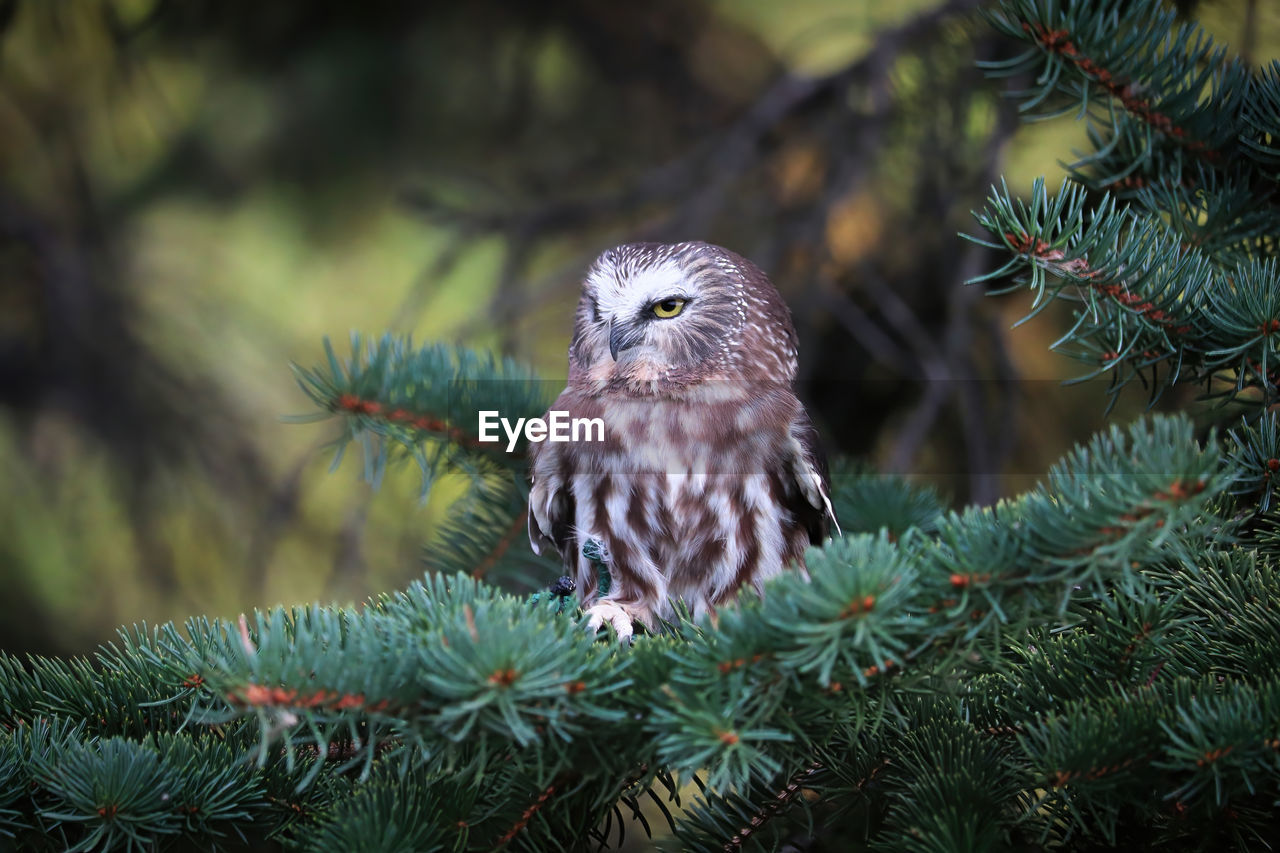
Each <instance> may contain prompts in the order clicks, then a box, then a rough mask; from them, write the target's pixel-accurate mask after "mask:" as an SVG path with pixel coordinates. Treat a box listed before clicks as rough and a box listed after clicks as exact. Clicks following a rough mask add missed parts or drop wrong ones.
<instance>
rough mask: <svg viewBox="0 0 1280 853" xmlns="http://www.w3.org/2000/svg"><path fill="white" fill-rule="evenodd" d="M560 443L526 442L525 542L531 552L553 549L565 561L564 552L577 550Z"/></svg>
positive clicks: (536, 552)
mask: <svg viewBox="0 0 1280 853" xmlns="http://www.w3.org/2000/svg"><path fill="white" fill-rule="evenodd" d="M568 447H572V445H571V444H567V443H564V442H550V441H544V442H541V443H538V444H531V445H530V454H531V455H530V465H529V470H530V475H531V477H532V478H533V486H532V487H531V488H530V490H529V544H530V546H532V547H533V553H535V554H541V553H542V549H543V548H547V547H550V548H554V549H555V550H556V552H557V553H559V554H560V556H561V557H562V558H564V559H565V560H566V565H568V564H569V562H570V558H569V557H567V556H566V555H575V556H576V554H577V550H578V543H577V536H576V535H575V534H574V527H573V518H574V505H573V504H574V501H573V492H572V491H571V490H570V488H569V482H568V479H567V477H566V472H567V470H568V466H567V465H566V464H565V463H566V462H567V460H566V459H564V454H565V452H566V451H565V448H568Z"/></svg>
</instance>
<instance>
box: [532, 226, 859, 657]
mask: <svg viewBox="0 0 1280 853" xmlns="http://www.w3.org/2000/svg"><path fill="white" fill-rule="evenodd" d="M795 375H796V333H795V328H794V327H793V326H792V323H791V313H790V311H788V310H787V306H786V304H785V303H784V302H783V301H782V297H781V296H780V295H779V294H778V291H777V290H776V289H775V288H774V286H773V284H771V283H770V281H769V279H768V278H767V277H766V276H765V274H764V273H763V272H761V271H760V269H759V268H757V267H756V266H755V265H754V264H752V263H751V262H750V261H748V260H746V259H744V258H742V257H740V256H738V255H736V254H734V253H733V252H730V251H728V250H727V249H722V248H720V247H719V246H713V245H710V244H708V243H701V242H688V243H676V244H672V245H667V244H658V243H632V244H628V245H624V246H618V247H617V248H614V249H610V250H608V251H606V252H605V253H604V254H602V255H601V256H600V257H599V258H597V259H596V261H595V263H594V264H592V266H591V267H590V269H589V270H588V272H587V275H586V279H585V281H584V283H583V288H582V298H581V300H580V301H579V303H578V310H577V315H576V318H575V323H574V330H573V340H572V342H571V343H570V345H569V377H568V383H567V387H566V388H565V389H564V391H563V392H562V393H561V394H560V396H559V397H558V398H557V400H556V401H555V403H554V404H552V407H551V410H552V411H561V412H567V413H568V414H569V416H570V417H572V418H598V419H600V420H601V421H603V423H604V435H603V438H602V440H596V441H576V442H550V441H547V442H542V443H539V444H534V445H532V451H531V452H532V458H531V473H532V478H533V484H532V487H531V490H530V497H529V539H530V542H531V543H532V545H533V549H534V551H535V552H537V553H543V551H544V549H546V548H552V549H554V550H555V551H556V552H557V553H558V554H559V556H560V557H561V559H562V560H563V561H564V564H565V569H566V573H567V574H568V575H569V576H571V577H574V578H575V579H576V581H577V588H578V590H579V592H580V594H581V596H582V600H583V605H584V607H586V613H587V616H588V617H589V619H588V622H587V626H588V628H589V629H591V630H593V631H594V630H598V629H599V628H600V627H601V626H602V625H603V624H609V625H611V626H612V627H613V629H614V630H615V631H616V633H617V636H618V638H619V639H620V640H627V639H629V638H630V637H631V635H632V633H633V631H634V627H635V623H636V622H639V623H641V624H643V625H644V626H646V627H648V628H649V629H653V628H654V627H655V625H656V622H657V620H659V619H663V618H667V617H669V616H670V615H671V614H672V601H673V600H675V599H681V600H683V601H684V602H685V603H686V604H687V605H688V607H689V608H690V610H691V611H692V613H693V614H694V616H695V617H700V616H701V615H703V614H706V613H713V612H714V610H715V608H716V607H717V606H719V605H722V604H724V603H725V602H727V601H729V600H730V599H732V598H733V597H734V596H735V595H736V594H737V593H738V591H739V590H740V589H742V588H743V587H749V588H753V589H755V590H757V591H761V590H762V586H763V584H764V582H765V580H767V579H768V578H770V577H772V576H774V575H776V574H778V573H780V572H782V571H783V570H785V569H787V568H788V567H789V566H793V565H794V566H797V567H798V568H799V569H800V570H801V571H803V570H804V563H803V560H804V549H805V547H806V546H807V545H809V544H818V543H820V542H822V541H823V540H824V539H825V538H826V537H827V535H828V532H829V530H830V529H831V527H832V525H834V524H835V521H836V520H835V514H834V512H833V510H832V507H831V500H830V497H829V483H828V478H827V465H826V458H825V456H824V454H823V452H822V449H821V447H820V446H819V443H818V435H817V431H816V430H815V429H814V427H813V424H812V423H811V422H810V420H809V416H808V414H807V413H806V412H805V409H804V406H803V405H802V404H801V403H800V401H799V399H797V397H796V395H795V393H794V391H793V389H792V383H793V381H794V380H795ZM596 438H598V439H599V438H600V437H599V436H596ZM836 529H837V530H838V528H836ZM589 539H596V540H598V541H599V542H600V544H601V545H602V546H603V552H604V554H605V555H606V558H605V564H606V566H607V568H608V572H609V576H610V577H609V586H608V590H607V592H606V593H605V594H604V595H601V594H600V590H599V588H598V586H597V578H596V573H595V571H594V569H593V567H592V564H591V562H590V561H589V560H588V559H587V558H585V557H584V556H583V555H582V545H583V543H585V542H586V541H587V540H589Z"/></svg>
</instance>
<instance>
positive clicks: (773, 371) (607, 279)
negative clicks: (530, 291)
mask: <svg viewBox="0 0 1280 853" xmlns="http://www.w3.org/2000/svg"><path fill="white" fill-rule="evenodd" d="M569 367H570V376H571V377H576V378H580V379H586V380H589V381H596V382H608V383H615V384H616V383H618V382H622V383H626V384H629V385H635V384H637V383H640V384H646V383H647V384H650V385H652V386H655V387H656V388H657V389H662V388H668V389H669V388H675V387H680V386H687V385H691V384H695V383H698V382H702V381H706V380H709V379H764V378H769V379H772V380H774V381H777V380H782V381H786V382H790V381H791V380H792V379H794V377H795V371H796V344H795V330H794V328H793V327H792V325H791V314H790V312H789V311H788V310H787V306H786V304H785V303H784V302H783V301H782V297H781V296H779V295H778V291H777V290H776V289H775V288H774V286H773V284H771V283H770V281H769V279H768V278H767V277H766V276H765V274H764V273H763V272H761V271H760V269H759V268H758V267H756V266H755V265H754V264H752V263H751V262H750V261H748V260H746V259H744V258H742V257H740V256H738V255H736V254H734V253H733V252H730V251H729V250H727V249H722V248H720V247H719V246H713V245H711V244H709V243H701V242H689V243H674V244H664V243H629V244H626V245H623V246H618V247H616V248H613V249H609V250H608V251H606V252H605V253H604V254H602V255H600V257H599V258H597V259H596V261H595V263H594V264H592V265H591V268H590V269H589V270H588V272H587V276H586V280H585V281H584V282H583V288H582V299H581V301H580V302H579V304H578V314H577V318H576V323H575V326H574V335H573V343H572V344H571V345H570V347H569Z"/></svg>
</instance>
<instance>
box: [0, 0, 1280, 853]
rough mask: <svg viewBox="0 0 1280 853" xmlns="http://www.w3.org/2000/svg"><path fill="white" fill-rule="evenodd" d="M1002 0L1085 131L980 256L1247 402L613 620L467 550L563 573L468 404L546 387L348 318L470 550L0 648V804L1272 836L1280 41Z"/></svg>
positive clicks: (52, 808) (374, 392) (1032, 68)
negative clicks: (1244, 46)
mask: <svg viewBox="0 0 1280 853" xmlns="http://www.w3.org/2000/svg"><path fill="white" fill-rule="evenodd" d="M991 20H992V21H993V23H994V25H995V26H997V27H998V28H999V29H1001V30H1002V31H1004V32H1006V33H1007V34H1008V35H1010V36H1011V37H1013V38H1017V39H1021V40H1022V41H1024V42H1026V43H1027V44H1028V49H1027V52H1026V53H1025V54H1024V55H1023V56H1021V57H1019V58H1018V59H1017V60H1016V61H1014V62H1011V63H1007V64H1005V65H1003V66H1000V67H999V68H996V69H993V70H995V71H997V72H999V73H1009V74H1019V75H1023V76H1025V75H1026V73H1027V72H1032V73H1033V74H1034V75H1035V77H1034V79H1035V81H1036V84H1035V88H1034V89H1033V90H1032V91H1030V92H1027V93H1025V94H1024V95H1023V96H1022V97H1023V98H1024V99H1025V105H1026V107H1027V108H1028V109H1029V110H1057V109H1071V108H1077V109H1080V110H1081V111H1082V115H1084V116H1086V117H1087V118H1088V120H1089V121H1090V123H1091V127H1092V137H1093V141H1094V144H1095V151H1094V152H1093V153H1091V154H1089V155H1088V156H1086V157H1084V158H1082V159H1081V160H1080V161H1079V162H1078V163H1077V164H1076V166H1075V179H1074V181H1073V182H1072V183H1071V184H1070V185H1068V186H1067V187H1065V188H1064V189H1063V191H1062V192H1060V193H1059V194H1058V195H1057V196H1055V197H1050V195H1049V194H1048V193H1047V192H1046V191H1045V189H1044V187H1043V185H1041V184H1038V185H1037V186H1036V188H1035V189H1034V191H1033V194H1032V198H1031V199H1030V200H1028V201H1019V200H1014V199H1012V198H1010V197H1009V195H1008V193H1007V192H1006V191H1004V190H1000V191H996V192H995V193H994V194H993V196H992V198H991V200H990V203H989V204H988V206H987V208H986V209H985V210H984V211H982V212H981V213H980V214H979V216H978V218H979V222H981V223H982V225H984V226H985V227H986V229H987V230H988V231H989V232H990V235H991V245H993V246H995V247H998V248H1000V249H1001V250H1002V251H1004V252H1007V253H1008V254H1009V255H1010V260H1009V262H1008V263H1007V264H1006V265H1005V267H1003V268H1002V269H1000V270H998V271H996V272H994V273H992V274H991V276H989V277H988V278H991V279H993V280H995V279H1001V280H1003V279H1004V278H1005V277H1006V276H1008V275H1009V274H1010V273H1012V274H1015V275H1017V276H1019V279H1018V283H1017V286H1020V287H1021V286H1029V287H1030V288H1031V289H1032V290H1033V291H1034V292H1035V294H1036V307H1035V309H1033V310H1040V308H1041V307H1043V305H1045V304H1047V303H1048V302H1049V301H1051V299H1050V297H1053V298H1069V299H1072V300H1073V301H1075V303H1076V306H1075V311H1076V315H1075V316H1076V322H1075V324H1074V325H1073V327H1072V329H1071V331H1070V332H1069V333H1068V334H1067V335H1066V336H1065V337H1064V338H1063V340H1062V341H1060V342H1059V344H1060V346H1061V347H1062V348H1063V349H1066V350H1067V351H1069V352H1071V353H1072V354H1073V355H1075V356H1077V357H1080V358H1083V359H1085V360H1087V361H1089V363H1090V364H1091V372H1092V373H1109V374H1110V375H1111V376H1113V377H1115V381H1116V387H1117V388H1119V387H1122V386H1124V385H1125V384H1127V383H1128V382H1129V381H1130V380H1132V379H1135V378H1141V379H1143V380H1145V381H1147V382H1148V383H1149V385H1150V387H1151V389H1152V390H1153V392H1154V393H1158V392H1160V391H1162V390H1164V389H1167V388H1168V387H1169V386H1171V385H1173V384H1174V383H1192V384H1200V385H1203V386H1204V388H1205V390H1206V392H1207V393H1208V394H1209V395H1210V396H1215V397H1218V398H1220V402H1221V403H1222V404H1223V405H1225V404H1226V403H1227V402H1230V404H1231V407H1232V408H1231V409H1230V411H1231V413H1232V415H1231V416H1232V418H1237V417H1239V416H1241V415H1243V421H1242V422H1240V421H1233V423H1232V424H1231V425H1230V426H1232V427H1233V429H1232V430H1231V431H1230V432H1229V433H1226V434H1225V435H1221V436H1220V434H1219V432H1218V431H1217V430H1214V429H1198V428H1197V427H1196V425H1195V424H1194V423H1193V421H1192V420H1191V419H1190V418H1189V417H1187V416H1185V415H1176V416H1152V417H1149V418H1146V419H1144V420H1142V421H1140V422H1138V423H1136V424H1133V425H1131V426H1129V427H1127V428H1121V427H1119V426H1116V427H1112V428H1111V429H1109V430H1107V431H1105V432H1103V433H1101V434H1099V435H1097V436H1095V437H1094V438H1093V439H1092V440H1091V441H1089V442H1088V443H1087V444H1086V445H1083V446H1080V447H1077V448H1076V449H1075V450H1073V451H1071V452H1070V453H1068V454H1067V455H1066V456H1064V458H1063V459H1062V460H1061V461H1060V462H1059V463H1058V464H1057V465H1055V466H1054V467H1053V468H1052V469H1051V470H1050V471H1049V472H1048V475H1047V477H1046V478H1045V480H1044V482H1043V483H1042V484H1041V485H1040V486H1039V487H1037V488H1036V489H1034V490H1032V491H1031V492H1029V493H1027V494H1025V495H1023V496H1021V497H1019V498H1017V499H1015V500H1009V501H1003V502H1000V503H998V504H997V505H995V506H992V507H972V508H968V509H965V510H963V511H952V512H943V511H941V509H940V508H939V505H938V501H937V498H936V497H935V496H933V495H932V494H931V493H927V492H923V491H920V490H915V489H913V488H912V487H910V486H909V485H907V484H904V483H902V482H900V481H891V480H882V479H880V478H876V477H869V476H865V475H863V476H858V475H852V474H850V475H847V476H844V477H839V478H837V483H838V484H839V485H840V490H839V494H838V499H839V506H840V510H841V514H842V516H843V517H844V518H846V519H848V520H849V524H848V527H847V529H846V532H845V535H844V536H843V537H842V538H837V539H835V540H834V541H832V542H830V543H828V544H827V545H826V546H825V547H823V548H820V549H813V550H811V551H810V553H809V555H808V565H809V578H807V579H806V578H802V577H799V576H797V575H786V576H783V577H779V578H777V579H775V580H774V581H772V582H771V583H770V584H769V586H768V588H767V591H766V595H765V596H764V598H763V599H762V600H761V599H757V598H755V597H753V596H744V597H743V598H742V599H741V600H740V602H739V604H738V606H736V607H734V608H728V609H724V610H722V611H721V612H720V613H719V614H718V619H717V620H715V621H714V622H707V621H704V622H702V623H694V622H692V621H690V620H689V619H688V618H680V619H677V620H675V621H674V622H673V623H672V624H670V625H668V626H666V628H665V630H664V631H662V632H660V633H657V634H653V635H648V636H643V637H641V638H639V639H638V640H637V642H636V643H635V644H634V646H632V647H629V648H625V647H619V646H618V645H617V644H616V643H613V642H608V641H604V640H598V639H596V638H594V637H591V636H589V635H587V633H586V632H585V631H584V630H583V629H582V627H581V624H580V621H579V620H578V619H577V618H576V617H575V615H574V614H573V613H571V612H570V613H564V612H560V611H561V608H560V607H559V602H558V601H557V600H555V599H554V598H548V597H545V596H542V597H536V598H530V597H528V596H523V595H516V594H512V593H509V592H504V591H501V590H500V589H499V588H498V587H496V586H494V585H491V584H490V583H488V582H487V581H485V580H481V579H478V577H477V576H478V575H479V574H485V573H487V576H488V577H502V578H511V577H513V576H514V577H517V579H519V576H518V574H517V573H518V572H520V571H522V569H520V567H521V566H524V567H525V568H524V569H523V571H525V572H528V574H526V576H525V577H526V578H528V577H537V578H539V582H540V584H542V585H545V584H547V583H550V582H551V581H553V580H554V578H555V576H556V575H557V574H558V570H557V569H556V568H555V567H553V566H551V565H550V564H542V565H543V566H545V568H537V569H536V570H535V571H534V572H530V567H533V566H536V565H537V564H535V563H532V562H527V561H531V560H532V559H533V558H532V555H531V554H528V552H527V550H526V549H527V544H526V543H525V542H524V535H523V530H522V529H520V525H519V521H520V518H521V513H522V500H523V489H524V486H523V476H524V475H523V468H522V462H521V461H520V456H519V454H515V455H508V454H504V453H501V452H500V451H497V452H495V450H491V449H490V448H489V447H488V446H485V445H483V444H482V443H480V442H478V441H477V438H478V436H477V435H476V434H475V432H474V431H472V430H471V427H472V425H473V424H475V423H476V420H475V413H476V412H477V411H478V410H481V409H495V410H499V411H502V412H503V413H504V414H506V415H508V416H518V415H520V414H523V415H525V416H536V415H539V414H541V412H542V411H543V409H544V408H545V406H546V403H547V398H546V397H545V395H544V393H543V392H544V389H543V388H542V386H541V385H540V384H539V383H537V382H536V381H535V380H534V379H533V377H532V376H531V374H529V373H527V372H526V371H523V370H522V369H521V368H519V367H518V366H516V365H513V364H510V363H498V362H496V361H494V360H488V359H484V358H481V357H479V356H476V355H474V354H472V353H468V352H466V351H461V350H449V349H444V348H441V347H426V348H419V349H415V348H414V347H413V346H412V345H411V344H410V343H409V342H407V341H398V340H395V339H391V338H387V339H383V340H382V341H380V342H377V343H374V344H371V345H365V344H363V343H361V342H359V341H356V342H355V343H354V346H353V355H352V356H351V358H349V359H347V360H345V361H344V360H342V359H339V358H338V357H337V355H336V354H335V353H334V352H333V351H332V350H329V353H328V360H327V364H325V365H322V366H321V367H318V368H315V369H300V370H299V371H298V375H299V379H300V381H301V382H302V384H303V386H304V388H306V389H307V391H308V393H310V394H311V396H312V398H313V399H314V400H315V401H316V402H317V404H318V406H319V408H320V409H321V410H322V412H323V413H324V414H326V415H337V416H339V417H340V418H341V420H342V423H343V429H344V434H343V437H342V439H341V444H342V445H343V446H345V445H346V444H347V443H350V442H354V443H356V444H357V445H358V446H359V447H360V449H361V450H362V452H363V454H364V459H365V463H366V473H367V474H368V476H369V477H370V479H372V480H375V481H376V480H377V478H378V476H379V474H380V472H381V471H382V470H383V468H384V467H385V465H386V464H388V463H389V462H390V461H392V460H394V459H395V458H397V457H404V458H408V459H412V460H414V461H415V462H416V463H417V464H418V465H419V467H420V468H421V470H422V472H423V477H424V488H426V487H429V486H430V485H431V483H432V482H434V481H435V480H436V479H437V478H438V477H439V476H441V475H442V474H443V473H446V472H449V471H458V472H462V473H463V474H465V475H466V476H468V477H470V478H471V480H472V482H473V484H474V491H473V495H474V497H473V498H472V499H470V500H464V501H463V502H461V503H460V505H459V508H458V509H457V511H456V515H455V517H454V518H453V519H452V520H451V523H450V526H449V528H448V530H447V531H446V534H445V536H444V538H443V540H442V541H441V542H438V543H436V544H435V545H434V546H433V547H432V556H433V557H434V558H435V560H436V561H437V563H438V564H440V565H451V563H450V561H452V565H451V568H455V569H460V570H465V571H449V572H442V573H433V574H429V575H428V576H426V577H425V578H424V579H423V580H422V581H420V582H417V583H414V584H412V585H410V586H409V588H408V589H406V590H404V591H402V592H399V593H395V594H390V595H384V596H381V597H379V598H376V599H374V600H372V601H370V602H368V603H367V604H366V605H365V606H363V607H358V608H340V607H332V606H320V605H313V606H306V607H295V608H292V609H285V608H276V609H273V610H270V611H266V612H258V613H254V614H252V615H248V616H244V617H241V618H240V619H239V620H238V621H235V622H227V621H220V620H208V619H197V620H192V621H190V622H188V623H187V624H186V625H184V626H182V627H177V626H174V625H163V626H159V627H146V626H143V627H139V628H135V629H131V630H125V631H122V632H121V635H120V640H119V642H118V643H116V644H113V645H110V646H107V647H104V648H103V649H101V650H100V652H99V653H98V654H97V655H96V656H95V657H94V658H93V659H92V660H90V659H70V660H54V659H46V658H34V659H30V660H17V659H14V658H12V657H9V656H3V655H0V726H2V730H0V838H4V839H7V842H6V843H10V844H12V845H15V846H19V847H23V848H29V849H35V850H43V849H69V850H97V849H122V850H135V849H136V850H143V849H154V848H156V847H162V846H164V845H166V844H167V843H169V842H171V841H172V842H176V841H179V840H184V841H185V842H186V843H188V844H194V845H197V846H203V847H206V848H210V847H211V848H220V849H234V848H235V847H236V846H237V845H240V844H242V843H243V842H245V841H250V842H261V841H263V840H275V841H278V842H280V843H282V844H284V845H287V846H290V847H297V848H299V849H306V850H317V851H318V850H406V851H407V850H415V851H416V850H472V849H474V850H490V849H511V850H574V849H583V848H586V847H593V846H595V845H597V844H614V843H617V842H618V840H619V838H620V836H621V834H622V832H623V829H624V825H625V824H628V823H629V822H630V821H631V820H632V819H633V818H634V821H635V823H638V824H641V825H643V826H648V824H649V822H650V821H652V820H655V819H657V820H663V821H665V822H669V823H670V824H671V826H670V828H669V830H668V832H669V835H668V840H667V841H665V842H663V843H664V844H666V845H667V846H668V847H669V848H670V849H673V850H674V849H680V850H742V849H762V850H769V849H776V848H777V847H779V846H780V845H781V844H783V843H784V842H785V841H787V840H788V839H792V838H797V837H806V836H811V835H819V836H824V837H827V838H833V839H835V838H838V839H841V846H842V847H845V846H848V847H866V848H874V849H886V850H922V851H923V850H938V851H941V850H958V849H963V850H970V849H972V850H990V849H1001V848H1015V849H1044V850H1048V849H1063V848H1071V849H1084V848H1097V847H1118V848H1145V847H1153V846H1156V845H1165V846H1171V847H1174V848H1184V847H1185V848H1194V849H1199V848H1202V847H1223V846H1225V847H1230V848H1235V849H1251V848H1254V847H1257V846H1260V845H1262V844H1265V843H1270V844H1275V843H1277V842H1280V820H1277V811H1276V809H1277V803H1278V801H1280V671H1278V668H1277V666H1276V661H1277V660H1280V569H1277V563H1276V560H1277V557H1278V549H1277V547H1276V543H1277V541H1278V539H1277V536H1276V530H1277V526H1276V524H1275V520H1276V519H1275V516H1274V506H1273V491H1274V488H1275V485H1276V482H1277V478H1278V477H1280V461H1277V460H1278V458H1280V428H1278V427H1277V421H1276V416H1275V414H1274V413H1273V412H1268V408H1269V407H1270V406H1271V404H1273V403H1275V402H1276V401H1277V395H1278V393H1280V392H1278V391H1277V384H1276V376H1277V373H1276V371H1277V369H1280V364H1278V363H1277V359H1278V358H1280V351H1277V350H1276V349H1274V348H1275V347H1276V343H1275V340H1276V335H1277V333H1280V304H1277V302H1276V300H1277V298H1278V297H1277V296H1276V293H1277V292H1280V291H1278V290H1277V287H1276V274H1277V269H1276V261H1275V258H1274V253H1275V234H1276V233H1278V232H1280V216H1277V210H1276V202H1275V199H1276V185H1275V184H1276V179H1277V170H1276V168H1275V163H1276V161H1277V154H1278V153H1280V152H1277V147H1276V142H1275V140H1276V139H1277V132H1278V131H1280V67H1273V68H1272V69H1271V70H1270V71H1267V72H1264V73H1260V74H1252V73H1250V72H1249V71H1248V70H1247V69H1243V68H1241V67H1240V66H1239V64H1238V63H1236V62H1235V61H1234V60H1232V59H1230V58H1229V57H1227V56H1226V55H1225V54H1224V53H1223V52H1222V51H1221V50H1220V49H1218V48H1215V47H1213V46H1212V45H1211V44H1210V43H1209V42H1208V40H1207V39H1205V38H1204V37H1203V36H1202V34H1201V33H1200V31H1199V30H1197V29H1196V28H1195V27H1194V26H1191V25H1183V24H1178V23H1176V21H1175V20H1174V19H1173V17H1172V16H1171V15H1170V14H1168V13H1166V12H1164V11H1163V7H1162V6H1161V5H1160V4H1159V3H1157V2H1156V0H1133V2H1127V3H1105V2H1100V0H1063V2H1056V0H1004V2H1003V3H1002V4H1001V5H1000V6H999V7H998V8H997V9H996V11H994V12H993V13H992V14H991ZM1237 423H1238V425H1237ZM513 525H514V526H513ZM495 554H496V555H498V556H494V555H495ZM690 782H692V783H693V784H694V785H696V786H697V789H698V790H697V793H696V794H692V793H691V791H690V788H689V787H688V783H690ZM632 825H634V824H632ZM652 828H653V829H655V830H657V829H659V827H652Z"/></svg>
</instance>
